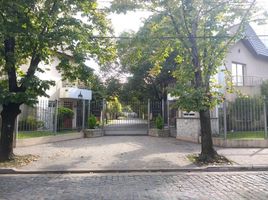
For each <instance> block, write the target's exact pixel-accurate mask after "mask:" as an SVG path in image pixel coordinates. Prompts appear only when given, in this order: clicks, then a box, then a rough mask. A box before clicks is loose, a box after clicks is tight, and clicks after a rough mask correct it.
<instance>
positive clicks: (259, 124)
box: [218, 98, 267, 139]
mask: <svg viewBox="0 0 268 200" xmlns="http://www.w3.org/2000/svg"><path fill="white" fill-rule="evenodd" d="M218 115H219V134H220V136H221V137H224V138H225V139H245V138H247V139H250V138H265V137H267V100H266V99H265V98H236V99H235V100H234V101H231V102H230V101H225V102H224V103H222V104H221V105H220V106H219V108H218Z"/></svg>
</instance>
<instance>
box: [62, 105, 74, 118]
mask: <svg viewBox="0 0 268 200" xmlns="http://www.w3.org/2000/svg"><path fill="white" fill-rule="evenodd" d="M73 116H74V111H73V110H72V109H70V108H65V107H59V108H58V118H59V119H72V118H73Z"/></svg>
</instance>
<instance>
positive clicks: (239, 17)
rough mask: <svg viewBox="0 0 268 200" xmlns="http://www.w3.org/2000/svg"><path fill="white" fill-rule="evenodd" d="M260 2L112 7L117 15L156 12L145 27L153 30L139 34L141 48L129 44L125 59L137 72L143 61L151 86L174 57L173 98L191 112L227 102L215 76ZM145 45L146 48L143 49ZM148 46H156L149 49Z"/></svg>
mask: <svg viewBox="0 0 268 200" xmlns="http://www.w3.org/2000/svg"><path fill="white" fill-rule="evenodd" d="M232 2H233V1H232ZM254 3H255V1H252V2H250V3H248V4H244V0H237V1H234V2H233V3H230V2H229V1H223V0H222V1H216V0H206V1H199V0H189V1H186V0H169V1H146V2H145V1H142V0H123V1H122V0H114V1H113V6H112V9H113V11H115V12H126V11H129V10H135V9H138V8H143V9H146V10H148V11H151V12H152V13H153V15H152V16H151V17H150V18H149V19H148V20H147V22H146V23H145V26H146V27H147V28H144V27H145V26H144V27H143V29H142V30H143V31H140V34H139V35H137V36H139V37H140V41H141V42H140V44H141V45H136V46H134V47H135V48H133V49H131V47H132V46H129V47H130V49H128V51H126V50H125V51H124V52H122V54H121V53H120V54H119V55H127V57H126V58H128V59H125V63H127V61H128V60H130V61H131V60H133V65H130V67H132V66H133V69H135V65H136V66H140V65H137V63H138V62H139V61H141V63H144V65H146V66H147V69H146V72H149V73H148V74H149V76H148V79H145V80H146V81H147V82H150V81H152V79H154V78H155V77H157V76H158V75H159V74H161V73H162V71H163V69H164V68H165V63H166V62H167V60H169V59H171V60H170V61H171V62H170V63H171V65H169V66H174V68H175V70H169V71H170V72H171V75H172V76H173V77H174V78H175V79H176V82H177V83H176V85H175V87H174V88H173V89H172V90H171V91H170V92H171V94H172V96H177V97H180V98H179V99H178V106H179V107H180V108H181V109H183V110H188V111H189V110H192V111H201V110H208V109H210V108H213V107H214V106H215V105H216V104H217V103H219V102H221V101H222V99H223V95H222V94H221V93H220V92H218V91H219V90H218V88H219V87H220V85H219V84H217V82H216V81H215V80H213V77H214V75H215V74H217V72H218V67H219V66H221V65H222V61H223V59H224V57H225V55H226V52H227V50H228V48H229V47H230V45H231V44H232V43H233V42H236V41H237V40H238V39H240V38H241V37H242V34H241V33H242V30H243V28H244V27H245V25H246V24H247V22H248V21H249V19H250V17H252V14H253V6H254ZM128 5H129V6H128ZM155 11H157V12H155ZM251 19H252V18H251ZM234 25H236V26H234ZM230 30H232V34H231V33H230ZM163 38H165V39H163ZM136 40H138V39H136ZM126 43H127V42H124V43H122V45H124V44H126ZM143 43H144V44H145V45H146V46H145V48H144V49H142V48H141V47H142V44H143ZM147 44H150V45H148V48H147ZM149 48H151V49H152V51H150V49H149ZM143 50H144V51H143ZM129 52H130V53H131V52H132V53H131V55H128V53H129ZM132 56H133V57H132ZM122 63H123V64H124V62H122ZM172 64H173V65H172ZM148 66H149V69H148ZM160 84H161V82H160Z"/></svg>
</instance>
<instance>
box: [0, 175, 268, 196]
mask: <svg viewBox="0 0 268 200" xmlns="http://www.w3.org/2000/svg"><path fill="white" fill-rule="evenodd" d="M267 186H268V172H236V173H235V172H228V173H226V172H225V173H223V172H218V173H216V172H206V173H205V172H202V173H139V174H138V173H136V174H64V175H62V174H60V175H58V174H54V175H51V174H50V175H1V177H0V199H12V200H16V199H94V200H95V199H96V200H97V199H101V200H104V199H107V200H131V199H133V200H134V199H142V200H145V199H146V200H148V199H163V200H167V199H213V200H214V199H221V200H222V199H236V200H238V199H250V200H254V199H263V200H266V199H268V187H267Z"/></svg>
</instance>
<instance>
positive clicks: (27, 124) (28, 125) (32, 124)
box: [18, 116, 44, 131]
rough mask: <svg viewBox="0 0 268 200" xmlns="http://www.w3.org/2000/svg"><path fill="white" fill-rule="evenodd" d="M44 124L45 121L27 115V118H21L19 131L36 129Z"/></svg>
mask: <svg viewBox="0 0 268 200" xmlns="http://www.w3.org/2000/svg"><path fill="white" fill-rule="evenodd" d="M43 126H44V122H43V121H39V120H37V119H35V118H34V117H32V116H29V117H27V118H26V119H21V120H20V121H19V124H18V130H19V131H36V130H37V129H38V128H41V127H43Z"/></svg>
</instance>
